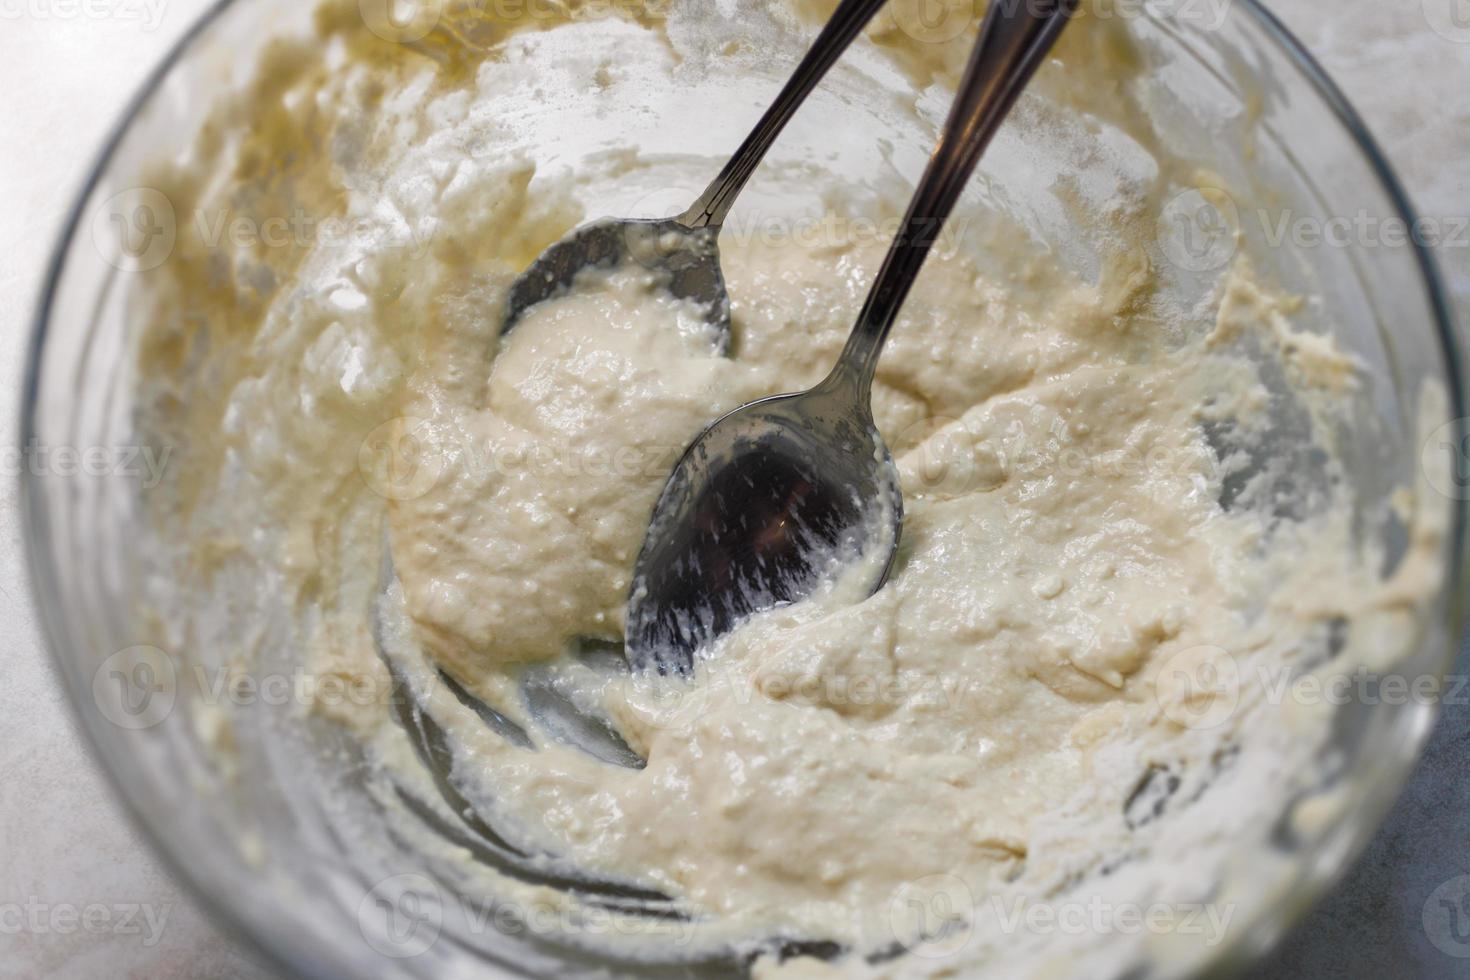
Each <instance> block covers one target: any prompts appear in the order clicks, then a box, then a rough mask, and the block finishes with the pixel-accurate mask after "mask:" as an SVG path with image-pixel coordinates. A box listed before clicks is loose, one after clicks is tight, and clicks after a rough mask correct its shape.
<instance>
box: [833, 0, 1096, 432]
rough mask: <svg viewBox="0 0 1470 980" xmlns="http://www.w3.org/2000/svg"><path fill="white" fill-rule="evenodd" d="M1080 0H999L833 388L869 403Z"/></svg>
mask: <svg viewBox="0 0 1470 980" xmlns="http://www.w3.org/2000/svg"><path fill="white" fill-rule="evenodd" d="M1077 2H1078V0H991V3H990V8H989V9H988V10H987V11H986V13H985V21H984V23H982V24H981V25H980V35H979V37H978V38H977V39H976V41H975V50H974V52H973V53H972V54H971V55H970V62H969V64H968V65H967V66H966V67H965V74H964V77H963V78H962V79H961V80H960V86H959V89H958V92H957V94H956V96H955V101H954V105H953V106H952V107H951V108H950V110H949V118H948V119H947V120H945V123H944V129H943V130H941V131H940V135H939V143H938V145H937V146H936V147H935V148H934V154H933V156H931V157H930V158H929V164H928V166H927V167H925V168H924V176H923V177H921V178H920V179H919V186H918V189H917V190H916V191H915V192H914V198H913V200H912V201H910V202H909V209H908V213H907V214H905V215H904V219H903V224H902V225H901V226H900V228H899V233H898V235H897V237H895V238H894V240H893V244H892V245H891V246H890V247H889V249H888V255H887V256H886V257H885V258H884V259H883V267H882V268H881V269H879V271H878V278H877V279H876V280H875V281H874V282H873V288H872V290H871V291H869V293H868V298H867V301H866V302H865V303H864V304H863V308H862V311H861V312H860V313H859V314H858V318H857V324H856V325H855V326H854V327H853V329H852V335H851V336H850V337H849V338H848V340H847V346H846V348H844V350H843V352H842V357H841V358H839V359H838V361H837V366H836V367H835V368H833V370H832V374H831V375H830V376H829V377H828V379H827V381H826V382H824V384H825V385H832V384H836V383H838V382H839V381H844V380H845V381H847V382H849V383H856V385H857V391H858V392H859V393H860V394H861V395H862V399H861V400H862V403H863V404H864V405H866V404H867V402H868V397H867V395H868V392H869V390H870V388H871V386H872V383H873V372H874V371H875V370H876V369H877V365H878V354H879V352H880V351H881V350H882V349H883V341H884V340H885V339H887V337H888V331H889V328H891V327H892V326H893V321H894V320H895V319H896V318H897V317H898V311H899V308H900V307H901V306H903V301H904V298H905V297H907V296H908V293H909V288H910V287H911V286H912V285H913V284H914V277H916V276H917V275H918V274H919V269H920V268H921V267H922V266H923V264H924V259H925V258H927V257H928V255H929V250H930V249H931V248H932V247H933V245H934V242H935V240H936V239H937V238H938V236H939V230H940V229H941V228H942V227H943V226H944V221H945V219H946V218H948V217H949V213H950V211H951V210H952V209H953V208H954V205H955V202H956V201H957V200H959V197H960V192H961V191H963V190H964V189H965V184H966V183H968V181H969V179H970V175H971V174H972V173H974V171H975V165H976V164H977V163H979V162H980V155H981V154H982V153H983V152H985V147H986V146H987V145H989V143H990V138H991V137H992V136H994V135H995V132H996V130H998V129H999V128H1000V124H1001V123H1002V122H1004V121H1005V117H1006V114H1007V113H1008V112H1010V109H1011V106H1012V105H1014V104H1015V102H1016V99H1017V98H1018V97H1019V96H1020V94H1021V90H1022V89H1024V88H1025V87H1026V83H1027V82H1028V81H1030V79H1031V76H1032V75H1033V74H1035V72H1036V69H1037V68H1038V67H1040V65H1041V63H1042V61H1043V60H1045V58H1046V55H1047V52H1049V51H1050V50H1051V47H1052V45H1053V44H1054V43H1055V42H1056V39H1057V36H1058V35H1059V34H1060V33H1061V31H1062V28H1063V27H1065V26H1066V24H1067V19H1068V18H1069V17H1071V15H1072V12H1073V11H1075V10H1076V9H1077Z"/></svg>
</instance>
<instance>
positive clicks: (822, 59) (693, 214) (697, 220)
mask: <svg viewBox="0 0 1470 980" xmlns="http://www.w3.org/2000/svg"><path fill="white" fill-rule="evenodd" d="M886 2H887V0H842V3H841V4H839V5H838V7H837V10H836V11H834V12H833V14H832V19H831V20H829V21H827V25H826V26H825V27H823V28H822V32H821V33H820V34H818V35H817V39H816V40H815V41H813V42H812V46H811V48H810V49H808V50H807V53H806V55H805V57H803V58H802V59H801V64H799V65H797V66H796V72H795V73H794V74H793V75H792V76H791V78H790V79H788V80H787V82H786V85H785V87H784V88H782V89H781V94H780V95H778V96H776V101H775V102H774V103H772V104H771V107H770V108H769V109H767V110H766V112H765V115H763V116H761V118H760V122H758V123H756V124H755V129H753V130H751V132H750V135H749V136H747V137H745V142H743V143H741V144H740V149H738V150H736V151H735V155H734V156H733V157H731V158H730V160H729V162H728V163H726V164H725V168H724V169H723V170H721V171H720V175H719V176H718V177H716V178H715V179H714V181H713V182H712V183H711V184H710V185H709V187H707V188H705V191H704V193H703V194H701V195H700V196H699V200H697V201H695V202H694V204H693V205H691V206H690V208H689V210H687V211H685V212H684V213H683V214H681V215H679V219H678V220H679V222H680V224H684V225H687V226H688V227H690V228H718V227H720V225H722V224H724V223H725V215H727V214H729V213H730V208H731V207H732V206H733V205H734V204H735V198H736V196H737V195H739V193H740V191H741V189H742V188H744V187H745V182H746V181H747V180H749V179H750V175H751V174H753V173H755V168H756V167H758V166H760V162H761V158H762V157H764V156H765V155H766V150H768V149H770V147H771V144H772V143H774V142H776V137H777V136H779V135H780V134H781V130H782V129H784V128H785V127H786V123H787V121H789V120H790V119H791V117H792V116H793V115H795V114H796V110H797V109H798V108H800V106H801V104H802V102H804V101H805V100H806V97H807V96H808V95H810V94H811V91H812V89H814V88H816V87H817V83H818V82H820V81H821V80H822V76H823V75H825V74H827V69H829V68H831V67H832V65H833V64H834V63H835V62H836V61H837V59H838V58H840V57H841V56H842V52H844V51H846V50H847V46H848V45H849V44H851V43H852V42H853V39H854V38H856V37H857V36H858V34H859V33H861V31H862V29H863V28H864V27H865V26H866V25H867V23H868V21H870V20H872V19H873V15H874V14H876V13H877V12H878V10H879V9H880V8H881V7H882V6H883V4H884V3H886Z"/></svg>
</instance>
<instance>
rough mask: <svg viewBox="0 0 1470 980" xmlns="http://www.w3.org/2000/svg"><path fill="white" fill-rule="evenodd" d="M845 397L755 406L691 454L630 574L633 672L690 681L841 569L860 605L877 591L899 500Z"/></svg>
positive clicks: (882, 453)
mask: <svg viewBox="0 0 1470 980" xmlns="http://www.w3.org/2000/svg"><path fill="white" fill-rule="evenodd" d="M853 383H854V380H853V379H851V378H849V377H847V376H834V378H829V379H828V381H826V382H823V383H822V384H821V385H818V386H817V387H815V388H813V389H811V390H809V391H805V392H800V393H798V394H790V395H775V396H773V397H770V398H763V399H761V400H759V401H755V402H751V403H750V404H748V405H744V406H742V407H741V408H738V409H736V410H735V411H733V412H731V413H730V414H728V415H726V416H724V417H723V418H721V419H720V420H719V421H717V422H715V423H714V424H713V425H711V426H710V427H709V428H708V429H706V430H705V432H704V434H703V435H702V436H700V438H698V439H696V440H695V441H694V443H693V444H692V445H690V447H689V448H688V449H687V450H685V452H684V455H683V456H682V457H681V458H680V460H679V462H678V464H677V465H676V466H675V468H674V473H673V476H672V477H670V479H669V482H668V483H667V484H665V485H664V490H663V493H662V495H661V496H660V497H659V501H658V504H657V505H656V506H655V507H654V515H655V516H654V524H653V525H652V526H650V528H649V531H648V534H647V536H646V537H645V538H644V543H643V549H642V552H641V553H640V554H639V556H638V561H637V564H636V566H635V568H636V572H635V575H634V579H633V584H632V592H631V595H630V597H629V600H628V625H627V637H628V640H627V650H628V657H629V661H630V664H631V666H632V667H633V669H634V670H648V669H651V670H655V671H657V672H658V673H662V674H668V673H676V674H688V673H690V672H691V671H692V669H693V666H694V651H695V650H697V649H699V648H700V647H702V646H704V645H706V644H708V643H709V642H710V641H712V640H713V639H715V638H716V637H718V636H721V635H723V634H724V633H727V632H729V631H730V629H731V628H733V627H734V626H735V625H736V624H738V623H739V622H741V621H742V620H744V619H746V618H747V617H749V616H750V615H751V614H752V613H755V612H759V611H761V610H763V609H770V608H772V607H775V606H779V605H782V604H784V603H787V602H791V601H793V600H796V599H800V598H803V597H805V596H808V595H811V594H812V593H813V592H814V591H815V590H816V589H817V588H818V587H819V586H820V585H821V583H822V582H824V581H828V580H832V579H834V578H836V577H837V576H838V574H839V573H840V571H841V570H843V569H850V570H851V571H850V572H849V574H851V575H856V576H857V577H858V579H860V581H857V582H855V583H854V584H855V586H856V587H857V588H861V589H862V590H863V594H864V595H867V594H869V593H871V592H873V591H876V590H877V589H878V588H879V587H880V586H881V585H882V584H883V581H884V579H885V578H886V577H887V575H888V571H889V568H890V567H891V565H892V562H893V554H894V552H895V550H896V548H897V546H898V537H899V534H900V531H901V529H902V526H903V494H902V492H901V490H900V487H899V477H898V468H897V467H896V466H895V465H894V462H893V457H892V455H891V454H890V453H889V452H888V447H887V446H886V445H885V444H884V442H883V439H882V437H881V436H880V435H879V434H878V429H877V426H876V425H875V424H874V422H873V417H872V414H871V413H870V412H859V413H854V412H852V411H851V406H852V404H853V395H852V393H851V391H849V390H846V388H847V386H849V385H851V384H853ZM864 559H867V560H864Z"/></svg>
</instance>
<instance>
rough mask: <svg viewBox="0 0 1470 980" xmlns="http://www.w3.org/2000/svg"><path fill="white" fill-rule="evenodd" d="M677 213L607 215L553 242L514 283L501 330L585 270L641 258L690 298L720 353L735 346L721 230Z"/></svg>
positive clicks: (665, 284) (671, 291) (676, 293)
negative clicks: (667, 215) (695, 223)
mask: <svg viewBox="0 0 1470 980" xmlns="http://www.w3.org/2000/svg"><path fill="white" fill-rule="evenodd" d="M688 220H689V219H688V216H687V215H680V216H679V217H677V218H664V219H657V218H632V219H616V218H607V219H604V220H602V221H594V222H592V223H591V224H587V225H583V226H582V227H580V228H578V229H576V230H575V231H573V232H572V233H571V234H570V235H567V236H566V237H565V238H563V239H561V240H560V241H558V242H557V243H556V244H554V245H552V246H551V247H550V248H548V249H547V250H546V251H544V252H542V253H541V255H540V256H539V257H538V258H537V259H536V261H535V262H533V263H531V265H530V267H529V268H527V269H526V271H525V272H523V273H521V275H519V276H518V277H516V281H515V282H514V283H512V284H511V288H510V296H509V299H508V302H507V304H506V316H505V320H504V322H503V323H502V324H501V327H500V332H501V333H502V334H505V333H508V332H509V331H510V330H511V329H513V328H514V327H515V325H516V323H517V321H519V320H520V318H521V315H522V314H523V313H525V312H526V310H528V309H530V308H531V307H533V306H535V305H536V304H537V303H539V302H541V301H542V300H546V299H550V298H552V297H553V296H555V295H557V294H558V293H560V292H562V291H564V290H566V289H568V288H570V287H571V285H572V283H573V282H574V281H575V280H576V278H577V276H579V275H581V274H582V273H583V272H584V271H588V270H595V269H612V268H617V267H619V266H626V265H629V264H630V263H635V262H636V263H637V264H639V265H642V266H643V267H644V268H647V269H650V270H652V271H653V272H655V273H656V274H657V275H658V276H659V278H660V280H661V282H660V285H662V286H663V287H664V288H665V289H666V290H667V291H668V292H669V294H670V295H672V296H674V297H676V298H678V299H685V300H690V301H692V302H694V303H696V304H698V305H699V307H700V308H701V309H702V310H703V311H704V314H705V319H707V320H708V321H709V324H710V326H711V327H713V328H714V336H715V343H716V346H717V348H718V349H719V352H720V353H721V354H723V353H725V352H726V351H727V350H728V349H729V346H730V297H729V294H728V293H726V292H725V274H724V272H723V271H721V269H720V246H719V229H718V228H717V227H712V226H708V225H706V226H704V227H692V226H691V225H690V224H688V223H687V222H688Z"/></svg>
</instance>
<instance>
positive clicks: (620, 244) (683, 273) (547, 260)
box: [500, 0, 887, 353]
mask: <svg viewBox="0 0 1470 980" xmlns="http://www.w3.org/2000/svg"><path fill="white" fill-rule="evenodd" d="M886 2H887V0H842V3H841V4H839V5H838V7H837V9H836V10H835V11H834V12H833V14H832V19H831V20H829V21H827V24H826V26H825V27H823V28H822V31H821V33H820V34H818V35H817V39H816V40H815V41H813V42H812V46H811V48H810V49H809V50H808V51H807V53H806V55H805V56H804V57H803V58H802V59H801V63H800V64H799V65H797V67H796V71H795V72H794V73H793V74H792V76H791V78H790V79H789V80H788V81H787V82H786V85H785V87H783V88H782V89H781V93H780V94H779V95H778V96H776V101H775V102H773V103H772V104H771V107H770V108H769V109H767V110H766V112H765V114H764V115H763V116H761V118H760V121H759V122H758V123H756V126H755V129H753V130H752V131H751V133H750V135H749V136H747V137H746V138H745V142H743V143H741V144H740V148H739V149H738V150H736V151H735V155H734V156H733V157H731V158H730V160H729V162H728V163H726V164H725V167H724V169H723V170H721V171H720V174H719V176H718V177H716V178H715V179H714V181H712V182H711V183H710V185H709V187H707V188H706V189H705V192H704V193H703V194H701V195H700V197H699V200H697V201H695V202H694V203H693V204H692V205H690V206H689V209H688V210H686V211H685V212H684V213H683V214H680V215H678V216H677V217H673V218H632V219H619V218H605V219H603V220H600V221H594V222H591V223H590V224H586V225H583V226H582V227H580V228H578V229H576V230H575V231H573V232H572V233H571V234H570V235H567V236H566V237H565V238H563V239H562V240H561V241H559V242H557V243H556V244H554V245H552V246H551V247H550V248H548V249H547V250H546V251H544V252H542V253H541V255H540V256H539V257H538V258H537V259H536V261H535V262H532V263H531V265H530V267H529V268H527V269H526V271H525V272H523V273H521V274H520V275H519V276H518V277H516V280H515V282H513V283H512V284H511V288H510V294H509V298H508V300H507V303H506V314H505V320H504V321H503V322H502V323H501V327H500V331H501V333H506V332H508V331H509V330H510V329H511V328H513V327H514V326H515V325H516V322H517V321H518V320H519V319H520V318H521V315H522V314H523V313H525V311H526V310H528V309H530V308H531V307H532V306H535V305H536V304H537V303H539V302H541V301H542V300H545V299H550V298H551V297H553V296H555V295H557V294H558V293H560V292H561V291H563V290H564V289H567V288H568V287H569V286H571V284H572V281H573V280H574V279H576V277H577V274H578V273H580V272H581V271H582V270H583V269H589V268H598V267H610V266H616V265H620V264H622V263H624V262H626V261H627V260H629V259H630V258H631V259H634V260H636V261H638V262H640V263H642V264H643V265H645V266H647V267H649V268H652V269H656V270H659V271H661V272H662V273H664V275H665V276H666V286H667V288H668V290H669V292H671V293H672V294H673V295H675V296H677V297H679V298H681V299H690V300H694V301H695V302H696V303H698V304H699V305H700V306H701V307H702V308H703V309H704V313H705V318H706V319H707V320H708V321H709V323H710V325H711V326H712V327H714V331H715V337H714V340H715V343H716V347H717V348H718V349H719V350H720V352H721V353H723V352H724V351H725V350H726V349H727V348H728V347H729V343H730V297H729V296H728V295H727V294H726V292H725V275H724V273H723V272H722V271H721V270H720V254H719V246H718V239H719V235H720V226H721V225H722V224H724V221H725V216H726V215H727V214H729V212H730V208H731V206H733V205H734V203H735V198H736V197H737V196H738V195H739V193H740V191H741V190H742V189H743V188H744V187H745V183H746V181H748V180H749V179H750V175H751V174H752V173H754V172H755V169H756V167H758V166H760V162H761V159H762V158H763V157H765V155H766V150H768V149H770V146H771V144H772V143H774V142H775V141H776V137H777V136H778V135H780V132H781V130H782V129H783V128H785V126H786V123H787V122H788V121H789V120H790V119H791V117H792V116H793V115H794V114H795V113H796V110H797V109H798V108H800V107H801V104H802V102H804V101H805V100H806V97H807V96H808V95H810V94H811V91H812V89H814V88H816V86H817V83H818V82H820V81H821V80H822V76H824V75H826V74H827V69H829V68H831V67H832V65H833V63H834V62H836V61H837V59H838V58H839V57H840V56H841V55H842V52H844V51H846V50H847V46H848V45H849V44H851V43H852V41H853V39H854V38H856V37H857V36H858V34H859V32H861V31H862V29H863V27H864V26H865V25H866V24H867V23H868V21H870V20H872V19H873V15H874V14H876V13H877V12H878V10H879V9H880V8H881V7H882V6H883V4H884V3H886Z"/></svg>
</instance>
